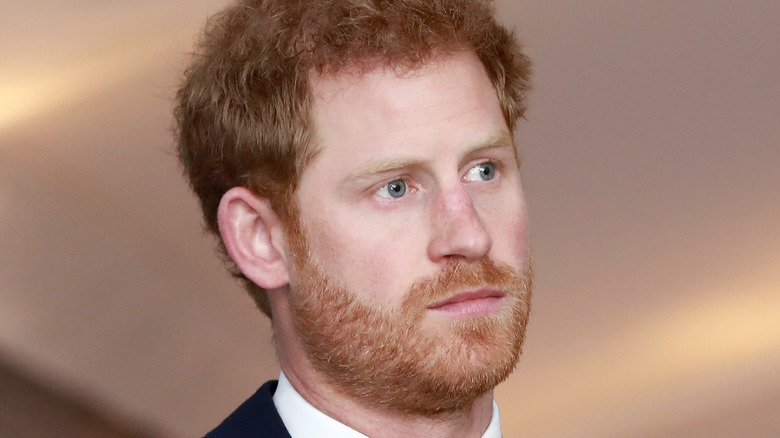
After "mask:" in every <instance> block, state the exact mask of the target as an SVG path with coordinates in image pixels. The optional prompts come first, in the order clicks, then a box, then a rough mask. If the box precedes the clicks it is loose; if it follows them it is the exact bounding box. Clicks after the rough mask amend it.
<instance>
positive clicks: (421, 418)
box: [273, 309, 493, 438]
mask: <svg viewBox="0 0 780 438" xmlns="http://www.w3.org/2000/svg"><path fill="white" fill-rule="evenodd" d="M280 310H281V309H280ZM285 310H286V309H285ZM274 315H277V310H276V309H275V310H274ZM273 329H274V340H275V341H276V342H275V343H276V350H277V354H278V356H279V363H280V365H281V367H282V371H284V374H285V376H286V377H287V379H288V380H289V381H290V383H291V384H292V386H293V388H295V390H296V391H298V393H299V394H300V395H301V396H302V397H303V398H304V399H306V401H308V402H309V403H310V404H311V405H312V406H314V407H315V408H317V409H318V410H319V411H320V412H322V413H324V414H325V415H327V416H329V417H331V418H333V419H335V420H337V421H339V422H341V423H343V424H345V425H347V426H349V427H351V428H352V429H354V430H357V431H358V432H360V433H362V434H364V435H367V436H370V437H372V438H385V437H390V436H394V437H398V436H403V437H406V438H416V437H428V438H450V437H452V438H455V437H458V438H472V437H473V438H479V437H481V436H482V434H483V433H484V432H485V430H486V429H487V427H488V425H489V424H490V420H491V418H492V415H493V391H492V390H491V391H488V392H486V393H485V394H483V395H481V396H479V397H477V398H476V399H475V400H474V401H473V402H471V403H469V404H467V405H466V406H464V407H462V408H460V409H457V410H452V411H447V412H443V413H438V414H435V415H415V414H410V413H406V412H396V411H393V410H390V409H387V408H382V407H377V406H372V405H369V404H367V403H366V402H365V400H360V399H359V398H357V397H353V396H350V395H349V394H346V393H345V392H344V391H341V390H340V389H339V388H338V387H337V386H334V385H333V384H332V383H331V382H330V381H329V380H328V379H327V378H325V377H324V376H323V375H321V374H320V373H319V372H318V371H317V370H315V369H314V367H313V366H312V365H311V363H310V362H309V360H308V358H307V357H306V355H305V353H304V350H303V347H302V345H301V343H300V340H299V339H298V338H297V336H295V335H294V334H293V333H294V330H293V328H292V322H291V321H290V319H289V318H276V317H275V318H274V323H273Z"/></svg>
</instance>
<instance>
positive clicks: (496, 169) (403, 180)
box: [372, 160, 502, 200]
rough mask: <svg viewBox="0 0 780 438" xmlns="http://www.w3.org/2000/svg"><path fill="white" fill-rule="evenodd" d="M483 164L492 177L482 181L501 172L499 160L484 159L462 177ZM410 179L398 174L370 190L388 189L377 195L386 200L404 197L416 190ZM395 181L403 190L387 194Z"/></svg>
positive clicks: (375, 192)
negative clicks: (384, 194)
mask: <svg viewBox="0 0 780 438" xmlns="http://www.w3.org/2000/svg"><path fill="white" fill-rule="evenodd" d="M485 165H490V166H491V167H492V169H493V177H492V178H490V179H487V180H484V182H489V181H493V180H494V179H495V178H496V176H498V175H500V174H501V170H502V166H501V163H500V162H499V161H496V160H485V161H481V162H479V163H477V164H475V165H473V166H472V167H470V168H469V170H468V171H467V172H466V174H465V175H464V176H463V177H462V178H463V179H465V178H466V176H467V175H468V174H469V173H470V172H471V171H472V170H473V169H476V168H478V167H480V166H485ZM410 179H411V178H409V177H408V176H400V177H397V178H393V179H391V180H388V181H387V182H384V183H382V184H381V185H379V186H378V187H376V188H375V189H373V191H372V192H373V193H374V194H378V193H379V192H380V191H382V190H387V191H388V196H382V195H378V196H379V197H380V198H382V199H387V200H395V199H401V198H404V197H405V196H407V195H408V193H413V192H415V191H416V189H415V188H414V187H413V186H412V185H411V184H410ZM396 182H401V183H403V184H404V188H403V191H402V192H401V194H400V195H399V196H397V197H394V196H392V195H389V190H390V185H391V184H393V183H396ZM474 182H477V181H474Z"/></svg>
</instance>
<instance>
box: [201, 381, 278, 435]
mask: <svg viewBox="0 0 780 438" xmlns="http://www.w3.org/2000/svg"><path fill="white" fill-rule="evenodd" d="M276 384H277V381H276V380H271V381H269V382H266V383H265V384H264V385H263V386H261V387H260V389H258V390H257V392H255V393H254V395H252V396H251V397H249V399H247V401H245V402H244V403H243V404H242V405H241V406H239V407H238V409H236V410H235V411H234V412H233V413H232V414H230V416H228V417H227V418H226V419H225V421H223V422H222V423H221V424H220V425H219V426H217V427H216V428H215V429H214V430H212V431H211V432H209V433H208V434H207V435H206V436H205V437H204V438H291V437H290V433H289V432H287V429H286V428H285V427H284V423H282V418H281V417H280V416H279V412H277V411H276V406H275V405H274V400H273V395H274V392H276Z"/></svg>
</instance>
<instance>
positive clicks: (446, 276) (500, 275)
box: [401, 257, 531, 312]
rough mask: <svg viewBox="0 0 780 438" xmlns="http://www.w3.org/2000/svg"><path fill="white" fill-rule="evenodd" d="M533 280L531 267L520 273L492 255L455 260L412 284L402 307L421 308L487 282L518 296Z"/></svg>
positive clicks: (409, 308)
mask: <svg viewBox="0 0 780 438" xmlns="http://www.w3.org/2000/svg"><path fill="white" fill-rule="evenodd" d="M528 266H530V263H529V265H528ZM530 283H531V270H530V267H529V268H528V270H527V273H526V275H521V274H520V273H519V272H518V271H517V270H516V269H514V268H512V267H511V266H509V265H507V264H505V263H496V262H495V261H493V260H492V259H491V258H489V257H485V258H483V259H480V260H479V261H477V262H475V263H469V264H466V263H462V262H457V261H453V262H451V263H449V264H447V266H446V267H445V268H444V269H443V270H442V271H441V272H440V273H438V274H436V275H433V276H430V277H425V278H422V279H420V280H418V281H416V282H415V283H414V284H412V286H411V287H410V288H409V291H408V292H407V293H406V296H405V297H404V300H403V304H402V306H401V307H402V309H403V310H404V311H406V312H418V311H422V310H424V309H425V308H426V307H427V306H428V305H430V304H431V303H434V302H436V301H439V300H443V299H446V298H449V297H450V296H452V295H454V294H456V293H459V292H463V291H465V290H469V289H478V288H482V287H485V286H492V287H496V288H498V289H500V290H501V291H502V292H504V293H505V294H506V295H507V296H514V297H518V296H519V295H520V294H522V292H523V291H524V290H530Z"/></svg>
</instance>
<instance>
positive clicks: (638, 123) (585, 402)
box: [0, 0, 780, 438]
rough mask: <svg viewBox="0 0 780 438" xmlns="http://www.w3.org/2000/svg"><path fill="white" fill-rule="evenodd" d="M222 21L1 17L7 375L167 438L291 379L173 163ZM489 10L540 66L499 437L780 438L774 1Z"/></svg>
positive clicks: (4, 11) (137, 5) (169, 8)
mask: <svg viewBox="0 0 780 438" xmlns="http://www.w3.org/2000/svg"><path fill="white" fill-rule="evenodd" d="M222 4H224V2H223V1H207V0H197V1H195V0H189V1H183V0H171V1H165V2H160V1H151V0H140V1H139V0H137V1H133V2H103V1H67V0H61V1H53V0H28V1H25V2H5V3H3V4H2V5H0V358H2V361H4V362H5V363H6V364H7V365H9V366H11V367H13V368H14V369H16V370H20V371H21V372H23V373H24V374H25V375H28V376H32V378H33V379H35V380H36V381H38V382H41V384H42V385H44V386H46V387H49V388H53V389H54V390H55V391H58V392H59V393H64V394H67V395H68V397H72V398H73V399H74V400H78V401H79V403H84V404H86V405H87V406H91V407H93V408H94V409H95V410H96V411H98V412H100V413H102V414H103V415H105V416H106V417H107V418H110V419H111V418H115V419H119V420H121V421H124V422H129V423H133V424H136V425H141V426H143V427H147V428H148V429H149V430H154V431H158V432H160V433H161V434H162V435H164V436H171V437H184V436H196V435H200V434H203V433H205V432H206V431H207V430H209V429H210V428H211V427H213V426H214V425H216V424H217V423H218V422H219V421H221V419H222V418H223V417H224V416H225V415H226V414H227V413H229V412H230V411H231V410H232V409H233V408H235V407H236V406H237V405H238V404H239V403H240V402H241V401H243V400H244V398H246V397H247V396H248V395H249V394H251V393H252V392H253V391H254V390H255V389H256V387H257V386H258V385H259V384H260V383H261V382H263V381H264V380H266V379H268V378H273V377H275V375H276V374H277V373H278V369H277V366H276V363H275V358H274V353H273V349H272V347H271V340H270V334H269V324H268V322H267V321H266V320H265V319H264V317H262V315H261V314H260V313H259V312H258V311H256V310H255V309H254V308H253V305H252V303H251V301H250V300H249V299H248V298H247V297H245V296H244V294H243V292H242V291H241V290H240V288H239V287H238V286H237V285H236V284H234V283H233V281H232V280H231V279H230V278H229V277H228V275H227V274H226V273H224V272H223V270H222V268H221V266H220V265H219V262H218V260H217V258H216V257H215V256H214V255H213V253H212V245H213V243H212V241H211V240H210V239H209V238H208V237H206V236H204V235H203V233H202V231H201V225H200V219H199V212H198V208H197V205H196V203H195V200H194V198H193V197H192V196H191V195H190V194H189V192H188V189H187V187H186V185H185V183H184V182H183V180H182V179H181V178H180V171H179V169H178V165H177V163H176V160H175V157H174V156H173V154H172V152H171V150H172V138H171V134H170V127H171V116H170V110H171V103H170V101H171V97H172V94H173V93H174V90H175V83H176V81H177V77H178V74H179V71H180V70H181V68H182V66H183V63H184V61H185V59H186V53H187V51H188V50H190V48H191V47H192V42H193V40H194V36H195V35H196V33H197V32H198V30H199V29H200V28H201V27H202V25H203V23H204V20H205V18H206V17H207V16H208V15H210V14H211V13H213V12H214V11H216V10H217V9H218V8H220V7H221V5H222ZM499 8H500V11H501V17H502V19H503V20H504V21H505V22H506V23H508V24H509V25H510V26H512V27H515V28H516V31H517V33H518V35H519V36H520V37H521V39H522V40H523V41H524V43H525V45H526V47H527V51H528V52H529V53H530V55H531V56H532V58H533V59H534V60H535V63H536V73H535V89H534V92H533V95H532V98H531V111H530V113H529V116H528V120H527V122H524V123H523V124H521V126H520V129H519V131H518V142H519V144H520V147H521V150H522V156H523V159H524V178H525V187H526V192H527V195H528V198H529V203H530V215H531V232H532V241H533V245H534V258H535V264H536V272H537V289H536V296H535V308H534V312H533V316H532V323H531V326H530V331H529V335H528V342H527V345H526V348H525V353H524V356H523V359H522V360H521V364H520V366H519V368H518V370H517V371H516V372H515V374H514V375H513V376H512V377H511V378H510V380H509V381H508V382H507V383H505V384H503V385H502V386H501V387H500V389H499V391H498V398H499V404H500V406H501V416H502V423H503V425H504V436H506V437H510V438H511V437H524V438H554V437H561V438H563V437H606V438H610V437H615V438H617V437H627V436H630V437H642V438H655V437H659V438H660V437H667V438H668V437H707V438H720V437H748V438H758V437H776V436H780V372H778V370H780V122H778V121H779V120H780V2H776V1H769V0H745V1H741V2H736V1H725V0H709V1H704V0H699V1H697V0H677V1H671V0H668V1H664V0H655V1H607V0H604V1H596V0H589V1H574V0H548V1H509V0H504V1H501V2H499ZM3 393H4V391H3V389H2V388H0V398H3V397H9V395H8V393H6V395H5V396H4V395H3ZM5 401H6V402H8V400H5ZM11 402H12V403H13V400H11ZM0 432H1V430H0Z"/></svg>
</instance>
